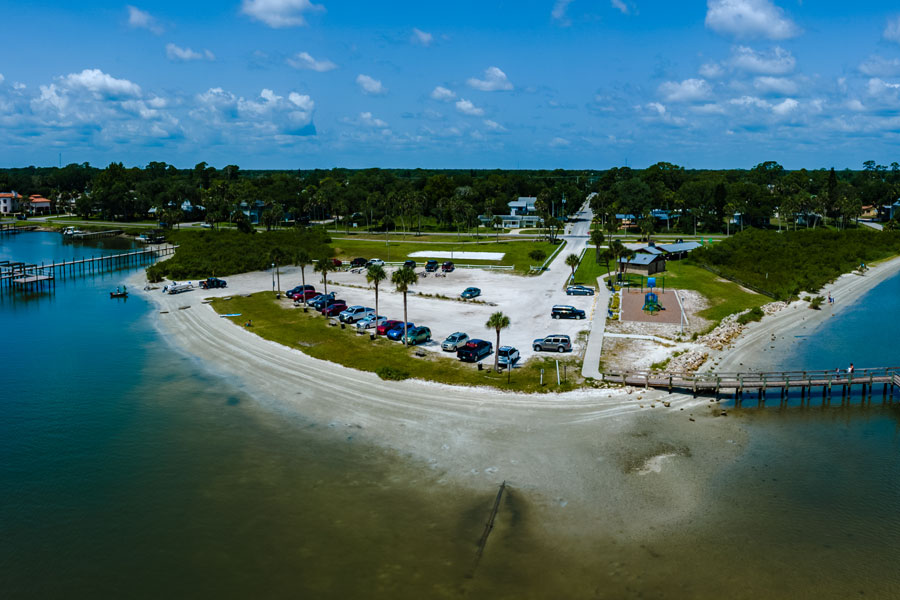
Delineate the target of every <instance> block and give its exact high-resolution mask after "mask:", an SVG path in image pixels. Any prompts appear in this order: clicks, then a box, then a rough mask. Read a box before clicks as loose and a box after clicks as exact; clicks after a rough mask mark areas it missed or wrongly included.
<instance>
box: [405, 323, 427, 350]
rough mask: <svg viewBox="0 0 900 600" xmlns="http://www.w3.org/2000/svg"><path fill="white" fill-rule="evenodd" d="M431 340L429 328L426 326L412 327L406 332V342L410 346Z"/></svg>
mask: <svg viewBox="0 0 900 600" xmlns="http://www.w3.org/2000/svg"><path fill="white" fill-rule="evenodd" d="M430 341H431V330H430V329H428V328H427V327H423V326H419V327H413V328H412V329H410V330H409V331H407V332H406V343H407V344H409V345H410V346H415V345H416V344H422V343H425V342H430Z"/></svg>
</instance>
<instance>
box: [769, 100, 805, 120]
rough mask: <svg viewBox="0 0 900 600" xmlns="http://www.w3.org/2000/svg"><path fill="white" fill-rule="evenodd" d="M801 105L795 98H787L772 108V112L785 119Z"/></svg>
mask: <svg viewBox="0 0 900 600" xmlns="http://www.w3.org/2000/svg"><path fill="white" fill-rule="evenodd" d="M799 106H800V103H799V102H797V101H796V100H794V99H793V98H785V99H784V100H783V101H782V102H779V103H778V104H776V105H775V106H773V107H772V112H773V113H775V114H776V115H778V116H780V117H785V116H787V115H789V114H790V113H792V112H794V111H795V110H797V108H799Z"/></svg>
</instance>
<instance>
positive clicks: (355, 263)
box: [350, 256, 369, 267]
mask: <svg viewBox="0 0 900 600" xmlns="http://www.w3.org/2000/svg"><path fill="white" fill-rule="evenodd" d="M367 262H369V261H368V259H365V258H362V257H361V256H357V257H356V258H354V259H353V260H351V261H350V266H351V267H364V266H366V263H367Z"/></svg>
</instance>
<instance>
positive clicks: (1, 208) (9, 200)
mask: <svg viewBox="0 0 900 600" xmlns="http://www.w3.org/2000/svg"><path fill="white" fill-rule="evenodd" d="M21 197H22V196H20V195H19V194H18V192H2V193H0V215H8V214H12V213H16V212H19V199H20V198H21Z"/></svg>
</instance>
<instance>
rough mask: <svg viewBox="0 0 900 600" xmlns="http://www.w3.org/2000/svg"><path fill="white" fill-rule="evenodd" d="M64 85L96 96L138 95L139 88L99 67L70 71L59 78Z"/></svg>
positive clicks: (139, 92)
mask: <svg viewBox="0 0 900 600" xmlns="http://www.w3.org/2000/svg"><path fill="white" fill-rule="evenodd" d="M61 81H62V82H63V84H64V85H66V87H69V88H71V89H76V90H85V91H88V92H91V93H93V94H94V95H96V96H102V97H106V98H119V97H122V96H139V95H140V94H141V88H140V86H139V85H137V84H136V83H132V82H130V81H128V80H127V79H116V78H115V77H113V76H112V75H108V74H106V73H104V72H103V71H101V70H100V69H85V70H84V71H82V72H81V73H70V74H68V75H66V76H65V77H63V78H62V79H61Z"/></svg>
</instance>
